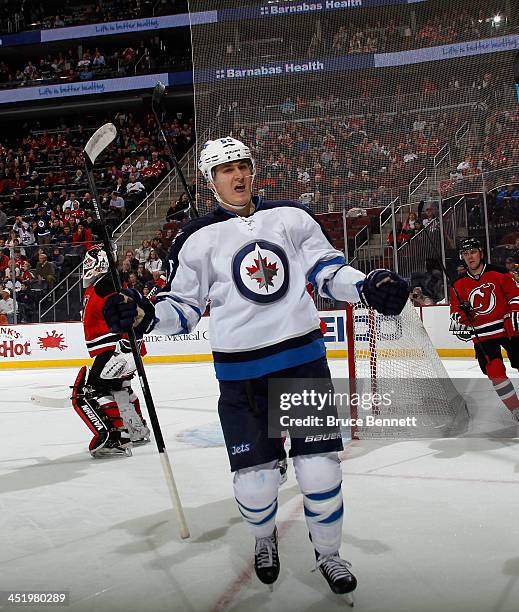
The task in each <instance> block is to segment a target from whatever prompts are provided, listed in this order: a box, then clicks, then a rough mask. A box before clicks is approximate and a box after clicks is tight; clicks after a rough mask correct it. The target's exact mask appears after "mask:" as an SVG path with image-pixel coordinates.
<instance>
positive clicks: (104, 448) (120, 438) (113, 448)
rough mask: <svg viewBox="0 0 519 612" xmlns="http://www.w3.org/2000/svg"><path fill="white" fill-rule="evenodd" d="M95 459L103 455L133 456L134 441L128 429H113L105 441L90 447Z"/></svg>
mask: <svg viewBox="0 0 519 612" xmlns="http://www.w3.org/2000/svg"><path fill="white" fill-rule="evenodd" d="M90 454H91V455H92V457H94V459H100V458H103V457H116V456H126V457H131V456H132V441H131V439H130V436H129V434H128V432H127V431H118V430H115V431H111V432H110V434H109V435H108V438H107V439H106V441H105V442H104V443H102V442H101V444H99V445H98V446H95V447H94V448H91V449H90Z"/></svg>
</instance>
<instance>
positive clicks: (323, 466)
mask: <svg viewBox="0 0 519 612" xmlns="http://www.w3.org/2000/svg"><path fill="white" fill-rule="evenodd" d="M294 469H295V473H296V477H297V482H298V483H299V488H300V489H301V493H302V494H303V503H304V508H305V518H306V523H307V525H308V529H309V531H310V534H311V535H312V543H313V545H314V547H315V549H316V550H317V552H318V553H320V554H321V555H329V554H332V553H335V552H337V551H338V550H339V548H340V545H341V538H342V517H343V513H344V509H343V501H342V491H341V482H342V472H341V465H340V461H339V457H338V455H337V453H326V454H322V455H302V456H299V457H294Z"/></svg>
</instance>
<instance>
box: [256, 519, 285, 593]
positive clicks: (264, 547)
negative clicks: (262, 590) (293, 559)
mask: <svg viewBox="0 0 519 612" xmlns="http://www.w3.org/2000/svg"><path fill="white" fill-rule="evenodd" d="M254 569H255V570H256V576H257V577H258V579H259V580H260V581H261V582H263V584H267V585H269V587H270V590H271V591H272V589H273V587H272V585H273V584H274V582H276V580H277V579H278V576H279V556H278V530H277V528H276V529H274V532H273V533H272V535H271V536H268V537H266V538H256V550H255V552H254Z"/></svg>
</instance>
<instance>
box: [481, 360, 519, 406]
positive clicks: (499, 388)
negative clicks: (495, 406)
mask: <svg viewBox="0 0 519 612" xmlns="http://www.w3.org/2000/svg"><path fill="white" fill-rule="evenodd" d="M486 374H487V376H488V377H489V378H490V380H491V382H492V385H493V386H494V389H495V390H496V393H497V394H498V395H499V399H500V400H501V401H502V402H503V404H504V405H505V406H506V407H507V408H508V410H510V412H511V411H512V410H515V409H516V408H519V399H518V397H517V393H516V392H515V389H514V386H513V384H512V381H511V380H510V379H509V378H508V377H507V375H506V368H505V364H504V363H503V360H502V359H492V360H491V361H489V363H488V364H487V367H486Z"/></svg>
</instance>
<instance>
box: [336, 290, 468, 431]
mask: <svg viewBox="0 0 519 612" xmlns="http://www.w3.org/2000/svg"><path fill="white" fill-rule="evenodd" d="M347 336H348V369H349V393H350V416H351V418H352V423H353V424H352V437H354V438H359V439H364V438H429V437H430V438H438V437H446V436H454V435H458V434H460V433H462V432H463V431H464V430H465V429H466V425H467V421H468V412H467V408H466V404H465V401H464V399H463V397H462V396H461V395H460V394H459V393H458V391H457V390H456V388H455V386H454V384H453V383H452V381H451V379H450V377H449V375H448V373H447V370H446V368H445V366H444V364H443V362H442V361H441V359H440V358H439V357H438V354H437V352H436V350H435V348H434V347H433V345H432V342H431V339H430V338H429V336H428V334H427V332H426V330H425V328H424V326H423V323H422V321H421V319H420V317H419V315H418V313H417V312H416V309H415V308H414V306H412V304H411V302H408V303H407V305H406V307H405V308H404V310H403V311H402V313H401V314H400V315H398V316H396V317H392V316H384V315H381V314H379V313H377V312H376V311H375V310H373V309H371V308H367V307H366V306H363V305H362V304H355V305H351V304H348V306H347ZM352 398H356V399H357V401H352ZM360 398H362V399H363V402H362V405H361V402H360Z"/></svg>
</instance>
